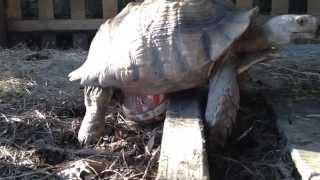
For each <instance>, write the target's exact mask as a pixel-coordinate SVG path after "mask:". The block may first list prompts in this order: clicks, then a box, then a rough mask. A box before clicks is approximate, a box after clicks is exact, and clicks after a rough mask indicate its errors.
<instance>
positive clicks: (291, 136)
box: [269, 97, 320, 180]
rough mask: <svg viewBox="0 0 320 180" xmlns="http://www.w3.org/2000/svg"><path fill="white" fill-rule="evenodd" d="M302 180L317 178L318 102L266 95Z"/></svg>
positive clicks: (319, 170)
mask: <svg viewBox="0 0 320 180" xmlns="http://www.w3.org/2000/svg"><path fill="white" fill-rule="evenodd" d="M269 100H271V103H272V104H273V109H274V111H275V113H276V115H277V123H278V126H279V128H280V130H281V131H282V132H283V134H284V135H285V137H286V138H287V139H288V146H289V150H290V153H291V157H292V159H293V161H294V163H295V165H296V168H297V170H298V172H299V174H300V175H301V177H302V180H316V179H320V108H319V107H320V101H319V99H318V100H317V99H309V100H307V99H304V100H298V101H292V99H284V98H281V97H280V98H279V97H273V98H269Z"/></svg>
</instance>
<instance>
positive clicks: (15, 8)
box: [6, 0, 22, 19]
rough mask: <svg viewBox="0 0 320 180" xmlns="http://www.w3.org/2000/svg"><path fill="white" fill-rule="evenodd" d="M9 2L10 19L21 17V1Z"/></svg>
mask: <svg viewBox="0 0 320 180" xmlns="http://www.w3.org/2000/svg"><path fill="white" fill-rule="evenodd" d="M6 2H7V16H8V18H9V19H21V14H22V13H21V1H20V0H8V1H6Z"/></svg>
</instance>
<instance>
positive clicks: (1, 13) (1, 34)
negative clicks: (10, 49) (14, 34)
mask: <svg viewBox="0 0 320 180" xmlns="http://www.w3.org/2000/svg"><path fill="white" fill-rule="evenodd" d="M5 21H6V17H5V8H4V0H0V46H2V47H4V46H6V37H7V36H6V34H7V28H6V22H5Z"/></svg>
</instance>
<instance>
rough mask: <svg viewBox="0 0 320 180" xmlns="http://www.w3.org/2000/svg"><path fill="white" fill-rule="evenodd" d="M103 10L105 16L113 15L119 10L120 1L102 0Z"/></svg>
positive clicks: (106, 17) (105, 17)
mask: <svg viewBox="0 0 320 180" xmlns="http://www.w3.org/2000/svg"><path fill="white" fill-rule="evenodd" d="M102 8H103V9H102V12H103V18H104V19H108V18H110V17H113V16H115V15H116V14H117V12H118V1H117V0H102Z"/></svg>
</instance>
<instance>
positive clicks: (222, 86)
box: [205, 59, 240, 147]
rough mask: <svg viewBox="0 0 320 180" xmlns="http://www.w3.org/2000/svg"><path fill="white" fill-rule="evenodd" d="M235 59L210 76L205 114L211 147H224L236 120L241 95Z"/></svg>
mask: <svg viewBox="0 0 320 180" xmlns="http://www.w3.org/2000/svg"><path fill="white" fill-rule="evenodd" d="M233 60H234V59H230V60H228V61H226V62H224V63H223V64H221V66H220V67H219V68H217V71H216V72H215V73H214V74H213V75H212V76H211V78H210V82H209V95H208V102H207V108H206V114H205V118H206V123H207V127H208V142H209V147H210V146H212V147H216V146H217V145H218V147H219V146H220V147H223V146H224V145H225V142H226V140H227V138H228V136H230V134H231V131H232V128H233V126H234V123H235V120H236V115H237V111H238V109H239V101H240V96H239V87H238V82H237V72H236V66H235V63H234V61H233Z"/></svg>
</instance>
